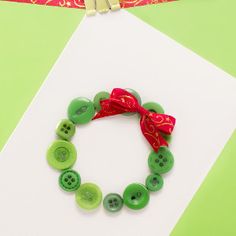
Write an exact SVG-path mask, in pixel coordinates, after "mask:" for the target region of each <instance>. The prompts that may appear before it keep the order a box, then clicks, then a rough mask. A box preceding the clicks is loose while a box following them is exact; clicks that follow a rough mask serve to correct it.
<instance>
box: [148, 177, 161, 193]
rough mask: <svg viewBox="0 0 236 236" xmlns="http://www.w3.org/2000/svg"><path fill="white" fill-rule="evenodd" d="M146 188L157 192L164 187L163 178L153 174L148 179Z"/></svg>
mask: <svg viewBox="0 0 236 236" xmlns="http://www.w3.org/2000/svg"><path fill="white" fill-rule="evenodd" d="M146 187H147V189H148V190H149V191H153V192H156V191H158V190H160V189H161V188H162V187H163V178H162V177H161V176H160V175H159V174H151V175H149V176H148V177H147V178H146Z"/></svg>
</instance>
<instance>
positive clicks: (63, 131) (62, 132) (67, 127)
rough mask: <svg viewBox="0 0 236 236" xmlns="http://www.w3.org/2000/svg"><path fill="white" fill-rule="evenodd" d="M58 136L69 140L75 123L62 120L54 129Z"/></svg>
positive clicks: (73, 131) (73, 132)
mask: <svg viewBox="0 0 236 236" xmlns="http://www.w3.org/2000/svg"><path fill="white" fill-rule="evenodd" d="M56 134H57V135H58V137H60V138H62V139H65V140H70V139H71V138H72V137H73V135H74V134H75V125H74V124H73V123H72V122H71V121H70V120H66V119H65V120H62V121H61V122H60V123H59V124H58V126H57V129H56Z"/></svg>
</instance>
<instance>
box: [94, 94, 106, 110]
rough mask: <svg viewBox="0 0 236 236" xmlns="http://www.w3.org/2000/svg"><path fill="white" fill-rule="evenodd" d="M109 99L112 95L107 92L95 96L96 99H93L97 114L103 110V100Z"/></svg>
mask: <svg viewBox="0 0 236 236" xmlns="http://www.w3.org/2000/svg"><path fill="white" fill-rule="evenodd" d="M109 97H110V94H109V93H108V92H105V91H102V92H99V93H97V94H96V95H95V97H94V99H93V103H94V107H95V109H96V111H97V112H98V111H100V110H101V104H100V102H101V101H102V100H105V99H108V98H109Z"/></svg>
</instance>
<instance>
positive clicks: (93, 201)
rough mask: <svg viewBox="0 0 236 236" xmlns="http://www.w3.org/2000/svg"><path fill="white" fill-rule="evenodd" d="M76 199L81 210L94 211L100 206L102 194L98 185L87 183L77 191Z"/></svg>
mask: <svg viewBox="0 0 236 236" xmlns="http://www.w3.org/2000/svg"><path fill="white" fill-rule="evenodd" d="M75 199H76V202H77V204H78V205H79V206H80V207H81V208H83V209H86V210H93V209H95V208H97V207H98V206H99V205H100V203H101V201H102V192H101V190H100V188H99V187H98V186H97V185H96V184H93V183H85V184H82V185H81V186H80V187H79V189H78V190H77V191H76V195H75Z"/></svg>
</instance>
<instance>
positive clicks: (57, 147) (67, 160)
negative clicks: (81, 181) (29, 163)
mask: <svg viewBox="0 0 236 236" xmlns="http://www.w3.org/2000/svg"><path fill="white" fill-rule="evenodd" d="M76 158H77V153H76V149H75V147H74V145H73V144H72V143H69V142H67V141H64V140H56V141H54V142H53V143H52V144H51V146H50V147H49V149H48V151H47V161H48V164H49V165H50V166H51V167H53V168H55V169H57V170H64V169H68V168H70V167H71V166H73V165H74V163H75V161H76Z"/></svg>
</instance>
